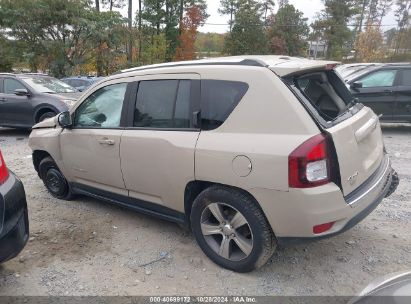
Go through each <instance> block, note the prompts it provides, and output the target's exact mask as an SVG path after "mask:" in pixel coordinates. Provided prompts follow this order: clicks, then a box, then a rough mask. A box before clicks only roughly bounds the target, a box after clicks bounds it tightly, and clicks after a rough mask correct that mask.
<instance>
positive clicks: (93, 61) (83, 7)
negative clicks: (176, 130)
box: [0, 0, 207, 77]
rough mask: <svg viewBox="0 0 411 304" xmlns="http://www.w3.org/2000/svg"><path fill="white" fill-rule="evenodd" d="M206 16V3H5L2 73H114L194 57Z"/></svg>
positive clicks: (0, 1)
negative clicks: (124, 14)
mask: <svg viewBox="0 0 411 304" xmlns="http://www.w3.org/2000/svg"><path fill="white" fill-rule="evenodd" d="M116 8H127V9H128V18H124V17H122V16H121V14H120V13H119V12H116V11H115V9H116ZM206 18H207V6H206V1H205V0H139V1H132V0H128V1H126V0H93V1H91V0H0V43H1V49H0V70H3V71H5V70H6V71H7V70H11V68H12V67H14V68H16V67H17V68H19V67H20V68H24V67H26V66H27V65H28V67H29V69H30V70H31V71H38V70H42V71H49V72H50V73H51V74H53V75H55V76H57V77H61V76H65V75H68V74H88V73H90V72H93V71H94V72H96V73H97V74H98V75H108V74H111V73H113V72H115V71H117V70H119V69H121V68H126V67H130V66H136V65H144V64H151V63H159V62H165V61H172V60H186V59H194V58H195V45H194V44H195V40H196V35H197V28H198V27H199V26H200V25H201V24H202V23H203V22H204V21H205V20H206ZM132 20H134V22H133V21H132Z"/></svg>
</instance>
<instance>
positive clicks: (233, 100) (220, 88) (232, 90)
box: [201, 80, 248, 130]
mask: <svg viewBox="0 0 411 304" xmlns="http://www.w3.org/2000/svg"><path fill="white" fill-rule="evenodd" d="M247 90H248V84H247V83H245V82H239V81H226V80H202V81H201V129H203V130H213V129H216V128H218V127H219V126H221V125H222V124H223V123H224V122H225V120H226V119H227V118H228V116H229V115H230V114H231V112H232V111H233V110H234V108H235V107H236V106H237V105H238V103H239V102H240V101H241V99H242V98H243V96H244V95H245V93H246V92H247Z"/></svg>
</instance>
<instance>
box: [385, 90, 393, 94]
mask: <svg viewBox="0 0 411 304" xmlns="http://www.w3.org/2000/svg"><path fill="white" fill-rule="evenodd" d="M384 93H385V94H392V90H384Z"/></svg>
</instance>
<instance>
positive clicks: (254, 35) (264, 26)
mask: <svg viewBox="0 0 411 304" xmlns="http://www.w3.org/2000/svg"><path fill="white" fill-rule="evenodd" d="M323 3H324V9H323V10H322V11H321V12H319V13H318V14H317V16H316V18H315V20H314V22H313V23H312V24H310V25H308V23H307V19H306V18H304V16H303V13H302V12H300V11H298V10H296V9H295V7H294V6H293V5H291V4H289V1H288V0H279V1H277V3H276V2H274V1H271V0H267V1H253V0H251V1H250V0H221V9H220V12H221V13H222V14H224V15H227V17H228V23H229V25H230V33H229V34H228V35H227V38H226V40H225V48H224V51H225V53H228V54H245V53H248V54H261V53H263V54H264V53H267V54H286V55H293V56H307V54H308V53H307V49H308V41H311V42H315V43H317V44H318V43H321V44H322V45H325V51H324V52H325V54H324V55H325V56H324V57H325V58H327V59H335V60H348V59H351V60H357V61H382V60H385V61H389V60H394V61H395V60H410V59H411V54H410V50H411V29H410V9H411V0H323ZM275 5H277V6H278V7H277V11H276V12H275V13H274V11H275V10H274V8H275ZM307 5H309V1H307ZM390 12H393V13H394V15H395V20H396V24H389V25H388V26H387V25H386V24H384V23H383V19H384V17H385V16H387V14H388V13H390Z"/></svg>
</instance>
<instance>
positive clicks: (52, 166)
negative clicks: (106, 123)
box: [39, 157, 73, 200]
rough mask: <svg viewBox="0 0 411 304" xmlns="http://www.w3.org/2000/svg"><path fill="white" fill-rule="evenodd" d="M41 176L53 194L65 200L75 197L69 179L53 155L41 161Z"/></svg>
mask: <svg viewBox="0 0 411 304" xmlns="http://www.w3.org/2000/svg"><path fill="white" fill-rule="evenodd" d="M39 176H40V178H41V179H42V180H43V183H44V185H45V186H46V188H47V190H48V191H49V192H50V194H51V195H52V196H54V197H56V198H58V199H64V200H71V199H72V198H73V193H72V191H71V188H70V185H69V183H68V181H67V180H66V178H65V177H64V175H63V173H61V171H60V169H59V168H58V167H57V164H56V163H55V162H54V160H53V159H52V158H51V157H46V158H44V159H43V160H42V161H41V162H40V164H39Z"/></svg>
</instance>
